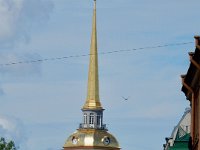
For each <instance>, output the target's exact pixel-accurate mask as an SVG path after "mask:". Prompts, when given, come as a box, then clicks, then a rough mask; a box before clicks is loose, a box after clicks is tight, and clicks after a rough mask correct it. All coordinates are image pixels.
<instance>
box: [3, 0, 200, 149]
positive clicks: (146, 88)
mask: <svg viewBox="0 0 200 150" xmlns="http://www.w3.org/2000/svg"><path fill="white" fill-rule="evenodd" d="M199 5H200V2H199V1H197V0H193V1H187V0H181V1H180V0H176V1H173V0H169V1H159V0H152V1H145V0H140V1H139V0H109V1H107V0H99V1H97V28H98V49H99V52H107V51H114V50H124V49H133V48H140V47H147V46H157V45H164V44H170V43H181V42H193V41H194V39H193V36H194V35H197V34H199V26H200V22H199V20H198V19H197V18H198V15H199V9H198V6H199ZM92 9H93V1H92V0H84V1H83V0H0V64H5V63H9V62H18V61H27V60H37V59H45V58H52V57H63V56H70V55H76V54H88V53H89V47H90V35H91V23H92ZM193 50H194V43H191V44H188V45H182V46H173V47H164V48H157V49H144V50H138V51H132V52H122V53H115V54H108V55H100V56H99V80H100V99H101V102H102V104H103V106H104V108H105V109H106V110H105V112H104V123H106V124H107V126H108V128H109V131H110V132H111V133H112V134H114V135H115V136H116V137H117V139H118V141H119V143H120V145H121V147H122V148H123V149H124V150H147V149H148V150H160V149H162V144H163V143H164V142H165V140H164V138H165V137H166V136H169V135H170V134H171V132H172V130H173V127H174V126H175V125H176V124H177V123H178V121H179V119H180V118H181V116H182V114H183V113H184V110H185V108H186V107H188V106H189V102H188V101H186V99H185V96H184V95H183V93H182V92H181V80H180V75H181V74H185V73H186V72H187V68H188V67H189V59H188V54H187V53H188V52H189V51H193ZM88 63H89V58H88V57H79V58H71V59H65V60H56V61H46V62H40V63H32V64H20V65H12V66H1V67H0V76H1V78H0V102H1V105H0V135H2V136H5V137H7V138H10V139H14V140H15V141H16V143H17V145H19V147H20V150H27V149H28V150H35V149H37V150H59V149H61V148H62V146H63V144H64V142H65V140H66V139H67V137H68V136H69V135H70V134H71V133H72V132H74V131H75V130H76V129H77V127H78V125H79V123H80V122H81V121H82V112H81V110H80V109H81V107H82V105H83V104H84V101H85V99H86V90H87V73H88ZM122 96H124V97H130V98H129V100H128V101H124V100H123V99H122Z"/></svg>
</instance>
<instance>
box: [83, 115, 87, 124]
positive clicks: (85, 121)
mask: <svg viewBox="0 0 200 150" xmlns="http://www.w3.org/2000/svg"><path fill="white" fill-rule="evenodd" d="M83 123H84V124H87V114H86V113H84V117H83Z"/></svg>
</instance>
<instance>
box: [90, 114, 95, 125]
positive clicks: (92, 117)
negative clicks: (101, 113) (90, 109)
mask: <svg viewBox="0 0 200 150" xmlns="http://www.w3.org/2000/svg"><path fill="white" fill-rule="evenodd" d="M89 122H90V124H94V113H90V120H89Z"/></svg>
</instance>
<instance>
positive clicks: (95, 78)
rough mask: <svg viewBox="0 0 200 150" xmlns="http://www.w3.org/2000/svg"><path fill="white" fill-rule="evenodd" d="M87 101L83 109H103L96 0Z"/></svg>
mask: <svg viewBox="0 0 200 150" xmlns="http://www.w3.org/2000/svg"><path fill="white" fill-rule="evenodd" d="M87 90H88V91H87V99H86V102H85V104H84V106H83V109H102V106H101V103H100V99H99V75H98V52H97V28H96V0H94V10H93V22H92V36H91V45H90V64H89V72H88V89H87Z"/></svg>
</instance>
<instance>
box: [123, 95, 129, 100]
mask: <svg viewBox="0 0 200 150" xmlns="http://www.w3.org/2000/svg"><path fill="white" fill-rule="evenodd" d="M122 98H123V99H124V100H125V101H127V100H128V99H129V98H130V97H127V98H125V97H124V96H122Z"/></svg>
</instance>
